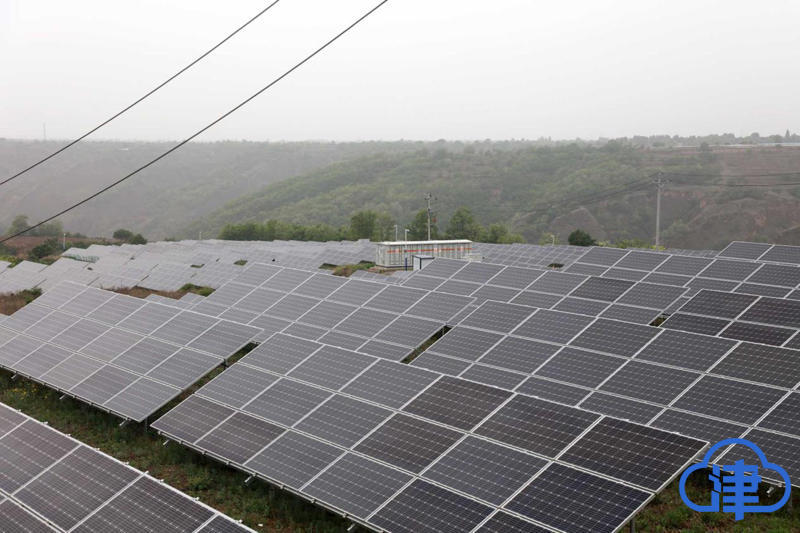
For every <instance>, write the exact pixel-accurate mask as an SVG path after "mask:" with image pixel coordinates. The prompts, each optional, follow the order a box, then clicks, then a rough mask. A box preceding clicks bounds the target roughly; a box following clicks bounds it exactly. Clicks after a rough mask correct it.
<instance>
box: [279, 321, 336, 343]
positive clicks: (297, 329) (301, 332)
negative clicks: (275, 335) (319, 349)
mask: <svg viewBox="0 0 800 533" xmlns="http://www.w3.org/2000/svg"><path fill="white" fill-rule="evenodd" d="M327 332H328V330H326V329H323V328H318V327H315V326H309V325H308V324H300V323H299V322H295V323H294V324H292V325H290V326H288V327H287V328H286V329H284V330H283V333H285V334H287V335H292V336H294V337H300V338H301V339H308V340H310V341H315V340H318V339H320V338H321V337H322V336H323V335H325V334H326V333H327Z"/></svg>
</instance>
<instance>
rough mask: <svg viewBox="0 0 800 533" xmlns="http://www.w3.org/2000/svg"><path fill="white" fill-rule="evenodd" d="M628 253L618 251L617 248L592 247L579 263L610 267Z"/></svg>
mask: <svg viewBox="0 0 800 533" xmlns="http://www.w3.org/2000/svg"><path fill="white" fill-rule="evenodd" d="M627 253H628V251H627V250H620V249H619V248H602V247H599V246H593V247H592V248H591V249H589V251H588V252H586V253H585V254H584V255H583V256H581V259H580V260H581V261H582V262H584V263H592V264H595V265H605V266H611V265H613V264H614V263H616V262H617V261H619V260H620V259H621V258H622V257H624V256H625V255H626V254H627Z"/></svg>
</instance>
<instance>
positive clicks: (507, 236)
mask: <svg viewBox="0 0 800 533" xmlns="http://www.w3.org/2000/svg"><path fill="white" fill-rule="evenodd" d="M485 242H491V243H496V244H512V243H515V242H525V237H523V236H522V235H520V234H519V233H511V231H509V229H508V226H506V225H505V224H490V225H489V228H488V229H487V230H486V239H485Z"/></svg>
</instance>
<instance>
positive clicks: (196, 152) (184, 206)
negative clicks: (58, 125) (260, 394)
mask: <svg viewBox="0 0 800 533" xmlns="http://www.w3.org/2000/svg"><path fill="white" fill-rule="evenodd" d="M63 144H65V143H64V142H63V141H48V142H44V141H16V140H4V139H0V180H2V179H4V178H6V177H8V176H9V175H11V174H14V173H16V172H17V171H19V170H22V169H23V168H25V167H27V166H28V165H30V164H32V163H33V162H35V161H37V160H38V159H39V158H41V157H43V156H45V155H47V154H49V153H51V152H53V151H55V150H57V149H58V148H60V147H61V146H62V145H63ZM173 144H174V143H171V142H164V143H149V142H148V143H145V142H110V141H109V142H82V143H80V144H78V145H76V146H74V147H73V148H71V149H69V150H67V151H65V152H64V153H62V154H60V155H58V156H57V157H55V158H53V159H52V160H50V161H48V162H47V163H44V164H43V165H41V166H40V167H38V168H36V169H34V170H32V171H31V172H29V173H27V174H25V175H23V176H21V177H19V178H17V179H16V180H14V181H12V182H10V183H8V184H6V185H4V186H3V187H2V188H0V233H2V232H3V230H5V229H7V228H8V227H9V225H10V223H11V220H12V219H13V218H14V217H15V216H16V215H21V214H25V215H28V216H29V218H30V222H36V221H38V220H40V219H41V218H43V217H45V216H47V215H51V214H53V213H55V212H58V211H59V210H61V209H63V208H64V207H66V206H67V205H70V204H71V203H74V202H76V201H78V200H80V199H82V198H84V197H86V196H89V195H90V194H92V193H94V192H96V191H97V190H99V189H101V188H103V187H104V186H106V185H108V184H110V183H112V182H114V181H116V180H117V179H119V178H121V177H122V176H124V175H125V174H127V173H128V172H131V171H132V170H134V169H136V168H138V167H139V166H141V165H143V164H144V163H146V162H147V161H149V160H150V159H152V158H154V157H155V156H157V155H158V154H160V153H161V152H163V151H165V150H167V149H168V148H169V147H171V146H173ZM418 147H419V145H418V144H415V143H411V142H397V143H381V142H364V143H329V142H305V143H255V142H215V143H190V144H188V145H186V146H184V147H183V148H182V149H180V150H178V151H176V152H174V153H172V154H171V155H170V156H168V157H166V158H164V159H162V160H161V161H159V162H158V163H156V164H155V165H153V166H152V167H150V168H148V169H146V170H144V171H143V172H141V173H140V174H138V175H136V176H134V177H133V178H131V179H130V180H129V181H126V182H124V183H123V184H121V185H120V186H119V187H116V188H114V189H112V190H110V191H109V192H107V193H105V194H103V195H102V196H101V197H99V198H97V199H96V200H94V201H92V202H89V203H88V204H86V205H84V206H82V207H81V208H80V209H77V210H75V211H73V212H71V213H69V214H67V215H65V216H64V217H62V219H61V220H62V222H63V224H64V226H65V227H67V228H69V229H70V230H71V231H75V232H81V233H84V234H87V235H92V236H106V237H108V236H110V235H111V233H112V232H113V231H114V230H115V229H117V228H119V227H126V228H130V229H132V230H134V231H136V232H141V233H143V234H145V235H147V236H148V237H150V238H163V237H169V236H171V235H172V234H173V233H174V232H175V230H176V228H181V227H184V226H186V225H187V224H189V223H190V222H191V221H192V220H195V219H196V218H197V217H200V216H203V215H204V214H206V213H209V212H211V211H212V210H214V209H216V208H219V207H221V206H222V205H224V204H225V202H228V201H230V200H233V199H235V198H237V197H239V196H241V195H243V194H248V193H251V192H254V191H257V190H260V189H261V188H263V187H264V186H265V185H269V184H270V183H275V182H278V181H281V180H284V179H287V178H290V177H293V176H298V175H302V174H305V173H308V172H310V171H312V170H314V169H318V168H322V167H325V166H327V165H329V164H331V163H334V162H337V161H343V160H347V159H352V158H355V157H361V156H364V155H366V154H373V153H377V152H380V153H396V152H402V151H408V150H414V149H418Z"/></svg>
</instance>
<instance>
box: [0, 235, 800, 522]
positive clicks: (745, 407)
mask: <svg viewBox="0 0 800 533" xmlns="http://www.w3.org/2000/svg"><path fill="white" fill-rule="evenodd" d="M249 244H250V243H246V244H245V243H221V242H215V241H210V242H208V243H196V242H184V243H154V244H153V245H147V246H146V247H127V248H125V249H122V250H120V249H116V250H113V249H112V250H108V249H106V247H96V248H94V249H93V248H92V247H90V249H89V250H86V251H84V252H83V253H85V254H90V255H91V254H96V256H97V257H100V259H99V260H96V261H95V262H94V263H93V264H92V267H91V268H93V269H94V268H96V272H97V273H98V274H100V275H106V276H110V277H112V278H113V277H114V276H118V277H120V278H124V279H128V280H130V279H136V278H138V279H139V281H141V280H145V281H144V282H143V283H144V284H147V283H151V284H153V286H160V287H163V288H164V289H163V290H166V288H167V287H175V286H176V285H177V284H178V283H179V282H181V284H183V283H186V282H191V281H186V280H192V279H195V280H196V281H203V282H204V283H203V284H208V285H209V286H215V287H216V288H217V290H216V291H215V292H214V293H213V294H212V295H211V296H209V297H207V298H202V297H199V296H196V295H187V296H185V297H183V298H182V299H181V300H171V301H170V300H169V299H167V298H164V297H159V296H157V295H151V296H150V297H148V300H149V301H147V302H146V301H143V300H136V302H138V306H140V307H142V308H146V309H147V310H148V311H147V312H146V313H143V314H139V315H137V313H138V310H139V307H137V308H136V309H130V310H129V309H128V308H127V305H130V304H129V303H126V304H123V302H121V301H117V300H114V302H113V304H114V305H111V302H110V301H109V302H106V300H102V301H98V298H100V297H99V296H97V295H98V294H101V293H104V291H97V290H95V289H84V288H81V289H80V290H81V298H76V297H75V295H72V291H76V290H77V289H75V288H74V287H75V286H74V285H73V286H71V287H72V288H71V289H65V288H64V287H66V286H67V285H68V284H54V285H51V286H50V287H48V290H47V291H46V293H45V295H44V296H43V297H41V298H40V300H38V301H37V303H34V304H31V305H29V306H27V307H26V308H23V310H21V311H20V312H18V313H16V314H15V315H13V316H11V317H9V318H8V319H6V320H5V321H3V322H0V364H2V361H3V357H4V354H7V355H6V357H7V358H8V359H10V360H15V358H16V357H17V356H18V355H19V354H20V353H21V352H24V354H23V359H19V360H16V361H15V362H14V364H15V365H17V363H20V364H19V365H17V366H18V367H20V368H19V372H20V373H23V374H25V375H28V376H30V375H32V373H33V372H34V371H38V369H39V368H40V366H41V365H44V366H46V365H47V364H50V362H53V361H56V362H59V364H63V359H60V358H61V357H62V355H63V354H62V353H61V352H59V351H58V350H66V351H67V352H68V357H69V359H68V360H70V361H72V360H73V359H72V358H73V357H79V356H80V357H84V358H85V359H92V358H96V357H97V356H96V354H94V355H93V354H86V353H84V352H86V349H87V348H86V346H81V347H76V346H75V344H78V343H80V342H81V341H82V340H85V334H83V333H81V332H82V331H83V330H82V329H81V328H84V329H85V328H86V327H87V324H86V323H96V324H100V325H101V326H103V327H104V328H106V329H109V330H114V331H116V332H117V333H115V335H122V334H123V333H124V334H125V335H128V334H137V335H139V336H140V337H143V339H141V340H138V341H137V343H136V344H135V345H134V347H138V348H139V349H137V350H133V353H129V352H130V351H131V350H132V348H131V349H129V348H126V350H125V351H122V352H119V351H115V350H111V351H110V353H113V354H114V355H113V357H114V359H113V360H112V361H111V362H108V361H104V363H105V364H106V366H108V367H110V368H115V369H116V367H117V364H118V363H123V362H125V363H126V364H127V363H128V362H129V363H130V364H131V365H132V366H133V367H136V368H134V369H129V368H124V369H125V370H126V372H133V373H135V372H137V369H138V372H139V373H138V374H136V377H137V379H150V380H153V381H156V382H157V381H159V380H158V379H154V377H153V375H152V374H151V373H150V372H151V371H150V370H147V369H148V368H151V367H148V366H147V364H148V361H149V362H151V363H152V361H153V359H154V357H155V355H154V354H153V351H152V350H149V346H150V345H151V344H155V343H161V344H167V345H169V346H170V347H171V348H174V349H178V350H190V351H196V352H198V353H202V354H203V355H215V352H220V351H221V348H217V347H216V345H215V344H214V343H215V342H217V338H218V337H219V335H218V334H214V335H206V336H205V339H204V340H203V345H202V346H199V345H197V344H196V342H197V340H198V339H200V338H201V337H203V335H204V334H203V333H202V332H201V331H202V327H203V326H208V327H212V324H214V327H216V326H217V325H219V324H225V325H226V327H231V328H233V327H248V329H247V330H246V331H247V332H249V333H252V334H253V335H255V337H249V338H255V339H256V340H258V341H260V342H261V344H260V345H259V346H258V347H257V348H256V349H254V350H253V351H252V352H251V353H249V354H248V355H247V356H246V357H244V358H243V359H242V360H241V361H239V362H237V363H236V364H234V365H233V366H232V367H230V368H229V369H228V370H226V371H225V372H223V373H222V374H220V375H219V376H218V377H217V378H215V379H214V380H212V381H211V382H209V383H208V384H206V385H205V386H204V387H203V388H201V389H200V390H199V391H197V392H196V393H195V394H194V395H192V396H190V397H189V399H187V400H186V401H184V402H183V403H181V404H179V405H178V406H177V407H176V408H175V409H173V410H172V411H170V412H169V413H167V414H166V415H165V416H164V417H162V418H161V419H159V420H158V421H157V422H155V423H154V425H153V427H155V428H156V429H157V430H158V431H160V432H162V433H163V434H165V435H168V436H169V437H170V438H172V439H174V440H176V441H179V442H181V443H183V444H185V445H187V446H189V447H192V448H194V449H197V450H200V451H202V452H203V453H205V454H208V455H210V456H212V457H215V458H217V459H220V460H222V461H224V462H226V463H229V464H231V465H233V466H235V467H236V468H239V469H241V470H244V471H246V472H248V473H250V474H252V475H256V476H259V477H262V478H264V479H267V480H268V481H271V482H273V483H275V484H277V485H279V486H282V487H284V488H287V489H288V490H291V491H293V492H296V493H298V494H300V495H302V496H303V497H305V498H308V499H310V500H312V501H314V502H315V503H318V504H320V505H323V506H326V507H328V508H330V509H332V510H334V511H336V512H339V513H342V514H345V515H347V516H349V517H351V518H352V519H353V520H354V521H356V522H360V523H362V524H365V525H367V526H369V527H373V528H377V529H385V530H388V531H436V530H441V529H443V528H455V529H456V530H467V531H483V532H488V531H555V530H563V531H587V532H588V531H613V530H615V529H616V528H618V527H620V526H621V525H622V524H624V523H625V522H626V521H628V520H629V519H630V517H631V516H632V515H633V514H634V513H635V512H636V511H637V510H638V509H640V508H641V507H642V506H643V505H645V504H646V503H647V501H649V499H650V498H652V496H653V495H654V494H655V493H656V492H658V490H660V489H661V488H662V487H663V486H664V484H665V483H667V482H669V480H671V479H672V478H673V477H674V476H675V475H677V474H678V473H679V472H680V471H681V470H682V468H683V466H684V465H685V464H687V463H688V462H690V461H692V460H693V459H694V458H695V457H696V456H697V454H698V452H699V451H700V450H701V449H703V448H704V446H705V443H706V442H716V441H718V440H721V439H723V438H728V437H733V436H742V435H743V436H746V437H748V438H751V439H753V440H754V442H756V443H757V444H759V445H760V446H761V447H762V449H764V450H765V452H766V453H767V456H768V457H770V458H773V457H775V458H778V459H779V461H778V463H779V464H781V465H782V466H785V467H786V468H787V470H788V471H789V473H790V475H792V477H793V479H800V427H799V426H798V424H797V422H796V420H797V418H796V409H797V407H799V406H800V399H798V398H800V388H799V387H800V375H798V372H799V371H798V369H799V368H800V365H798V364H797V362H798V356H800V350H797V349H795V348H800V339H799V338H798V333H797V330H798V328H799V327H800V320H798V312H797V311H798V307H797V305H796V304H797V301H798V299H800V285H798V284H800V274H798V273H800V267H798V266H796V265H800V260H798V258H800V254H798V253H797V250H800V248H796V247H785V246H773V245H762V244H758V243H732V244H731V245H730V246H729V247H728V248H726V250H724V251H723V252H722V253H720V254H719V256H717V254H716V253H715V252H713V253H712V252H704V251H701V252H697V253H693V252H690V251H684V250H673V251H666V252H650V251H641V250H618V249H612V248H598V247H593V248H589V249H586V248H579V247H552V246H532V245H476V247H475V248H476V249H477V250H478V251H479V252H480V253H482V254H483V256H484V258H485V259H486V261H484V262H464V261H456V260H448V259H437V260H435V261H433V262H431V263H429V264H428V265H427V266H426V267H425V268H424V269H423V270H421V271H417V272H413V273H408V274H406V273H404V274H403V275H401V276H382V275H377V274H372V273H366V274H360V275H357V276H354V278H355V279H350V280H345V279H342V278H339V277H336V276H331V275H330V272H329V271H318V270H317V268H318V267H319V266H320V264H322V263H326V262H327V263H330V264H337V263H344V262H348V263H354V262H358V260H355V258H356V257H358V256H362V257H363V256H364V254H367V255H369V254H370V251H371V250H372V248H371V247H372V245H370V244H369V243H363V242H360V243H345V244H344V245H339V244H338V243H336V244H333V243H329V244H326V243H310V244H302V243H254V244H253V246H252V247H250V246H249ZM337 247H338V248H337ZM120 248H122V247H120ZM240 259H245V260H247V265H246V266H244V267H241V266H239V265H234V264H233V263H234V262H237V261H239V260H240ZM553 263H557V264H563V265H565V267H566V268H564V270H563V271H554V270H551V269H547V268H544V267H547V266H549V265H551V264H553ZM198 266H199V267H200V268H197V267H198ZM292 266H297V267H299V268H291V267H292ZM523 266H524V268H523ZM207 267H208V268H207ZM28 268H30V270H31V271H32V270H34V268H33V267H25V268H24V269H23V270H22V271H21V274H20V275H22V273H24V272H25V270H26V269H28ZM206 268H207V270H205V271H204V269H206ZM59 269H61V271H63V272H64V273H65V276H66V275H69V274H70V273H73V274H74V273H76V272H78V271H79V270H80V269H75V268H74V267H73V266H72V265H71V264H65V265H64V266H61V267H59ZM38 274H39V272H30V273H28V274H26V275H31V276H34V275H38ZM362 276H363V278H362V279H358V277H362ZM67 279H68V278H67ZM148 279H149V280H150V281H149V282H148V281H147V280H148ZM80 281H82V282H83V283H86V281H83V280H80ZM92 283H97V280H95V281H94V282H92ZM181 286H182V285H181ZM65 293H69V298H68V300H69V303H70V305H69V306H66V304H67V303H68V301H67V300H64V298H65V295H64V294H65ZM59 295H61V296H59ZM118 296H121V295H116V296H113V298H114V299H116V298H117V297H118ZM126 298H127V297H126ZM60 300H63V301H60ZM131 300H135V299H131ZM125 302H128V300H125ZM107 303H108V304H109V305H106V304H107ZM117 306H119V307H120V308H119V309H117ZM101 309H102V312H101V311H100V310H101ZM93 314H94V315H93ZM121 314H124V316H120V315H121ZM665 314H666V315H669V318H668V320H667V321H666V322H665V323H664V324H663V327H658V328H657V327H653V326H649V325H648V324H650V323H652V322H653V320H654V319H656V318H657V317H659V316H662V315H665ZM100 315H102V316H103V317H108V318H102V317H101V316H100ZM81 323H84V324H83V326H81V328H77V333H76V332H71V331H70V330H71V329H73V328H75V327H76V326H77V325H79V324H81ZM445 325H449V326H454V327H453V329H451V330H450V331H448V332H447V333H446V334H445V335H444V336H443V337H442V338H441V339H439V340H438V341H437V342H436V343H435V344H433V346H431V347H430V348H428V349H427V350H426V351H424V352H423V353H422V355H420V356H419V357H417V358H416V359H414V361H413V362H412V364H411V365H405V364H402V363H400V362H399V361H401V360H404V359H405V358H406V357H407V356H408V355H409V354H410V353H411V352H412V351H413V350H415V349H417V348H419V347H420V345H422V343H423V342H425V341H427V340H429V339H430V338H431V336H432V335H434V334H436V333H437V332H439V331H441V330H442V327H443V326H445ZM34 326H36V327H34ZM20 328H22V329H20ZM30 328H33V329H30ZM255 328H257V329H255ZM89 329H90V330H91V328H89ZM9 331H12V332H13V333H9ZM91 331H94V330H91ZM66 332H69V334H65V333H66ZM206 332H207V333H208V332H210V330H206ZM105 333H106V332H105V331H103V332H100V333H97V334H96V335H95V336H96V337H97V338H98V340H99V339H100V338H101V337H103V335H105ZM9 335H11V337H10V338H8V339H6V337H9ZM193 335H194V336H193ZM198 335H199V337H198ZM243 336H244V335H243ZM44 337H47V338H48V340H45V339H44ZM190 337H191V339H192V340H189V339H190ZM12 340H13V343H12V344H9V342H10V341H12ZM114 342H116V341H114ZM37 343H39V344H42V345H43V346H44V348H42V347H41V346H39V344H37ZM32 346H33V347H32ZM88 346H91V343H90V344H89V345H88ZM114 346H116V345H114ZM158 346H160V344H158ZM7 347H8V350H7ZM31 347H32V348H31ZM210 347H215V348H214V349H213V350H211V349H210ZM29 348H31V349H32V350H33V352H31V351H26V350H28V349H29ZM40 349H41V351H42V353H41V354H37V356H36V357H34V358H32V359H29V360H27V361H26V359H28V358H29V357H30V356H29V355H27V354H30V353H37V351H38V350H40ZM102 349H103V350H109V347H108V346H107V345H104V346H103V348H102ZM87 356H88V357H87ZM217 356H218V357H224V355H222V354H217ZM68 366H72V365H71V364H70V365H68ZM176 366H177V367H179V368H180V369H181V371H185V368H184V366H185V365H176ZM56 367H58V364H57V365H56ZM54 368H55V367H54ZM109 381H110V382H111V383H113V382H114V380H113V379H112V380H109ZM654 383H656V384H658V386H657V387H654V386H653V384H654ZM104 384H106V385H108V383H107V382H106V381H104ZM51 386H52V385H51ZM112 388H113V386H112ZM73 392H74V391H73ZM104 408H107V406H105V405H104ZM743 453H744V452H742V451H741V450H737V449H735V448H734V449H731V450H727V451H726V452H725V454H724V455H722V456H720V457H719V458H718V460H719V462H723V463H724V462H726V461H728V460H732V459H736V458H739V457H741V456H742V454H743ZM766 478H767V479H770V478H769V475H767V476H766ZM775 481H778V480H777V479H776V480H775Z"/></svg>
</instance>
